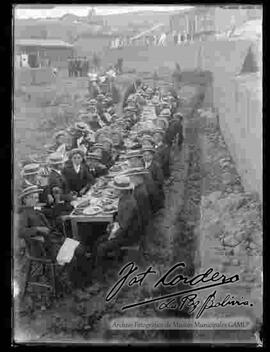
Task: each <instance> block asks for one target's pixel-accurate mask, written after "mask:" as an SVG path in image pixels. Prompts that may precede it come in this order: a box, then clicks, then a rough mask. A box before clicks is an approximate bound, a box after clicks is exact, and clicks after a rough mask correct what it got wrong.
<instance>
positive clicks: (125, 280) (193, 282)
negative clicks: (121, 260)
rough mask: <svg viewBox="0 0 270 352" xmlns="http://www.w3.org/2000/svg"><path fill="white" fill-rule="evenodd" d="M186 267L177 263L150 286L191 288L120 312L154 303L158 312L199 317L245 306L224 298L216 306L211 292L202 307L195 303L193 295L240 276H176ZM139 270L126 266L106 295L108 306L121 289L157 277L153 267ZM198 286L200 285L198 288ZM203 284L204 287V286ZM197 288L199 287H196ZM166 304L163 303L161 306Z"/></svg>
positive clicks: (213, 293) (228, 297)
mask: <svg viewBox="0 0 270 352" xmlns="http://www.w3.org/2000/svg"><path fill="white" fill-rule="evenodd" d="M185 267H186V264H185V263H184V262H179V263H176V264H175V265H174V266H172V267H171V268H170V269H169V270H168V271H167V272H166V273H165V274H164V275H162V276H161V277H160V278H158V280H157V281H156V282H155V283H154V284H153V285H152V287H153V289H156V288H158V287H160V286H163V287H168V288H171V287H176V286H177V285H178V284H180V283H182V284H185V285H187V286H190V288H188V289H186V290H182V291H177V292H174V293H170V294H166V295H161V296H158V297H154V298H152V297H151V298H149V299H145V300H143V301H138V302H134V303H131V304H128V305H126V306H124V307H122V310H127V309H131V308H134V307H138V306H142V305H147V304H150V303H154V302H160V301H162V303H161V304H160V305H159V306H158V309H159V310H164V309H178V310H182V309H183V308H185V307H186V308H187V309H188V312H189V313H190V314H191V313H193V312H194V311H195V310H196V309H198V311H197V315H196V317H197V318H198V317H200V316H201V315H202V314H203V312H204V311H205V310H207V309H211V308H215V307H217V306H219V307H225V306H228V305H248V304H249V302H248V301H238V300H234V299H231V297H230V295H227V296H226V297H225V298H224V299H223V300H222V301H221V302H215V299H216V291H213V292H212V293H211V294H210V295H209V296H208V297H207V298H206V300H204V302H203V303H202V305H200V303H201V300H199V299H198V295H197V294H195V293H194V292H196V291H202V290H205V289H209V288H213V287H218V286H223V285H228V284H233V283H234V282H237V281H239V280H240V279H239V275H238V274H234V275H232V276H230V277H226V275H224V274H221V273H219V272H218V271H216V272H214V269H213V268H209V269H207V270H206V271H205V272H204V273H202V274H198V275H196V276H193V277H187V276H185V275H182V274H180V273H177V269H178V270H179V269H180V268H185ZM138 271H139V270H138V267H137V266H136V265H135V263H133V262H130V263H127V264H126V265H125V266H124V267H123V268H122V269H121V270H120V271H119V273H118V276H120V278H119V280H118V281H117V282H116V283H115V284H114V285H113V287H112V288H111V289H110V290H109V291H108V293H107V296H106V301H107V302H109V301H111V300H112V299H113V298H115V297H116V296H117V295H118V294H119V292H120V291H121V290H122V288H123V286H128V287H133V286H142V285H143V283H145V282H146V281H147V279H148V278H149V277H150V276H153V275H155V276H157V275H158V273H157V271H156V270H154V268H152V266H149V267H148V268H147V269H146V270H145V271H143V272H138ZM206 283H207V284H206ZM199 284H200V285H199ZM204 284H206V285H204ZM197 285H199V286H197ZM183 295H184V297H182V299H181V301H180V302H179V303H178V302H177V300H176V298H178V297H179V296H183ZM164 301H165V302H164Z"/></svg>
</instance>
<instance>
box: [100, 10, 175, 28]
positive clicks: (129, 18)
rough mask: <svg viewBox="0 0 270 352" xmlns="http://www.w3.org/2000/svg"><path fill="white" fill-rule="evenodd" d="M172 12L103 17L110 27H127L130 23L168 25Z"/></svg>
mask: <svg viewBox="0 0 270 352" xmlns="http://www.w3.org/2000/svg"><path fill="white" fill-rule="evenodd" d="M172 14H173V13H172V12H154V11H153V12H152V11H151V12H150V11H145V12H132V13H124V14H120V15H107V16H104V17H103V18H104V21H105V22H106V23H107V24H108V26H112V27H127V26H128V25H129V24H130V23H136V24H140V23H147V22H148V23H149V25H152V24H153V25H155V24H156V23H159V22H161V23H164V24H165V25H169V22H170V15H172Z"/></svg>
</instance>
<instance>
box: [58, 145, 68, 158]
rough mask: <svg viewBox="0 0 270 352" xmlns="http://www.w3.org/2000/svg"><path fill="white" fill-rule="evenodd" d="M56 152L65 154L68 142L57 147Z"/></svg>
mask: <svg viewBox="0 0 270 352" xmlns="http://www.w3.org/2000/svg"><path fill="white" fill-rule="evenodd" d="M56 152H57V153H60V154H62V155H63V156H64V155H65V153H66V144H65V143H63V144H61V145H60V146H59V147H58V148H57V150H56Z"/></svg>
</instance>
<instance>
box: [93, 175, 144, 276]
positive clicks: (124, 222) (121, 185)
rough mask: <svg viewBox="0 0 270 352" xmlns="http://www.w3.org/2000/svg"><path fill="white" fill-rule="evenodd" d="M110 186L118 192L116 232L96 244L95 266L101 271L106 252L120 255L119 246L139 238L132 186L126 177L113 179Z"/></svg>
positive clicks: (138, 219)
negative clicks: (117, 226)
mask: <svg viewBox="0 0 270 352" xmlns="http://www.w3.org/2000/svg"><path fill="white" fill-rule="evenodd" d="M112 186H113V187H114V188H115V189H116V190H117V191H118V192H119V203H118V213H117V221H118V224H119V228H118V230H117V231H116V232H115V233H114V234H111V235H110V236H109V239H108V235H107V234H106V235H104V236H103V237H102V238H101V239H100V240H99V241H98V243H97V248H96V249H95V251H96V256H95V258H96V265H97V268H99V269H101V273H102V271H103V265H104V258H105V257H106V255H107V253H108V252H111V251H115V252H118V253H120V251H121V246H125V245H133V244H134V243H137V242H138V239H139V237H140V217H139V211H138V206H137V202H136V200H135V199H134V196H133V195H132V189H133V187H134V186H133V184H132V183H131V182H130V180H129V178H128V177H123V176H122V177H120V176H118V177H115V178H114V181H113V183H112Z"/></svg>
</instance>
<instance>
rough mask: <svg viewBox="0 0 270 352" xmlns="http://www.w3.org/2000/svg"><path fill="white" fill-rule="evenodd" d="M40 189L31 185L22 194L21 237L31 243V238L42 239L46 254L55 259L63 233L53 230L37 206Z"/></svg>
mask: <svg viewBox="0 0 270 352" xmlns="http://www.w3.org/2000/svg"><path fill="white" fill-rule="evenodd" d="M40 191H41V190H40V189H39V188H38V187H37V186H30V187H27V188H25V189H24V190H23V191H22V193H21V194H20V197H19V198H20V200H21V202H22V208H21V211H20V214H19V215H20V216H19V237H20V238H22V239H24V240H25V241H26V242H27V241H28V243H29V244H31V243H30V240H31V239H37V240H41V241H42V242H43V246H44V249H45V251H46V255H47V256H48V257H49V258H52V259H55V258H56V255H57V252H58V250H59V248H60V246H61V244H62V242H63V238H62V236H61V234H58V233H55V232H54V231H53V228H52V227H51V225H50V224H49V222H48V220H47V219H46V217H45V215H44V214H43V213H42V212H41V211H40V210H37V209H36V208H35V207H36V205H37V203H38V200H39V197H38V194H39V192H40ZM40 237H41V238H40ZM37 255H41V253H37Z"/></svg>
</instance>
